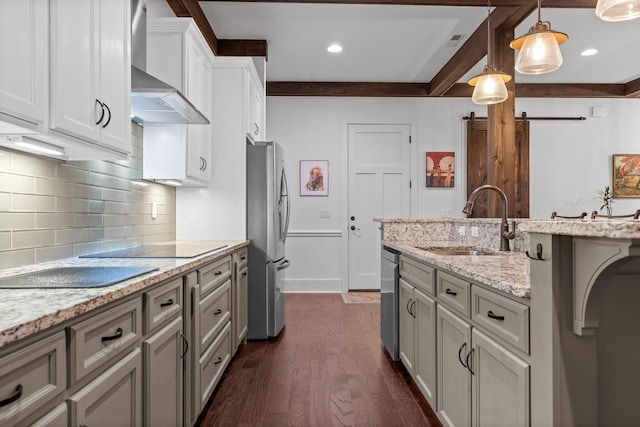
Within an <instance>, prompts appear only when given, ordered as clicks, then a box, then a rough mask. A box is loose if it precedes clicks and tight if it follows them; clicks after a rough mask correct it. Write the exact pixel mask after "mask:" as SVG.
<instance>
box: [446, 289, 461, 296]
mask: <svg viewBox="0 0 640 427" xmlns="http://www.w3.org/2000/svg"><path fill="white" fill-rule="evenodd" d="M444 293H445V294H447V295H453V296H456V295H458V293H457V292H454V291H452V290H451V289H449V288H447V289H446V290H445V291H444Z"/></svg>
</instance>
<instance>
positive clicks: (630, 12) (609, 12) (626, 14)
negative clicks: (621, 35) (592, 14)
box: [596, 0, 640, 22]
mask: <svg viewBox="0 0 640 427" xmlns="http://www.w3.org/2000/svg"><path fill="white" fill-rule="evenodd" d="M596 15H598V18H600V19H602V20H604V21H610V22H618V21H628V20H630V19H635V18H640V0H598V3H597V4H596Z"/></svg>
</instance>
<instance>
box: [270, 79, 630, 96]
mask: <svg viewBox="0 0 640 427" xmlns="http://www.w3.org/2000/svg"><path fill="white" fill-rule="evenodd" d="M635 84H636V85H640V82H637V83H635ZM625 86H626V85H625V84H600V83H592V84H588V83H585V84H583V83H551V84H543V83H516V87H515V94H516V98H624V97H626V96H627V97H628V96H630V95H627V94H626V91H625ZM638 91H639V92H640V88H639V89H638ZM472 93H473V88H472V87H471V86H469V85H468V84H466V83H456V84H454V85H453V86H452V87H451V89H450V90H449V91H447V92H446V93H445V94H444V95H443V96H444V97H447V98H470V97H471V94H472ZM267 96H345V97H422V98H427V97H434V96H433V95H430V94H429V83H367V82H269V81H268V82H267Z"/></svg>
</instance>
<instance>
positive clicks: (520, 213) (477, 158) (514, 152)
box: [467, 119, 529, 218]
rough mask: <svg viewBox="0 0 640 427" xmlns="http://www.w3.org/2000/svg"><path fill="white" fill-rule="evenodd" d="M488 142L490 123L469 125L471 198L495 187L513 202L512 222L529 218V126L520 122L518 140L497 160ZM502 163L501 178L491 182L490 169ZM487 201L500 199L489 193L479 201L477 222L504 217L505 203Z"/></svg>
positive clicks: (483, 121) (510, 208)
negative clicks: (486, 186) (481, 188)
mask: <svg viewBox="0 0 640 427" xmlns="http://www.w3.org/2000/svg"><path fill="white" fill-rule="evenodd" d="M489 144H490V141H487V121H486V120H479V119H474V120H469V121H468V122H467V197H469V195H470V194H471V192H472V191H473V190H475V189H476V188H477V187H479V186H481V185H484V184H492V185H496V186H498V187H500V188H501V189H502V190H504V192H505V194H506V195H507V200H509V218H528V217H529V122H528V121H526V120H516V138H515V141H514V144H513V145H511V144H510V145H509V147H506V148H505V149H504V151H503V153H502V156H496V155H495V154H494V153H495V147H491V146H490V145H489ZM496 162H499V163H500V164H499V165H498V166H499V167H498V170H499V171H500V176H498V177H496V179H494V180H493V181H494V182H489V179H488V168H489V167H492V168H495V163H496ZM487 197H491V198H496V200H497V199H498V197H499V196H498V194H497V193H495V192H493V191H485V192H483V193H481V194H480V195H479V196H478V198H477V199H476V203H475V206H474V208H473V215H471V216H472V217H474V218H495V217H501V216H502V205H501V203H487Z"/></svg>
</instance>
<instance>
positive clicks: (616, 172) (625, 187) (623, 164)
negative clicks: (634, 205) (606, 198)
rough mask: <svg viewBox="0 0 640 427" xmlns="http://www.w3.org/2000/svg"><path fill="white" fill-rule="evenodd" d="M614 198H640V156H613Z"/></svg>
mask: <svg viewBox="0 0 640 427" xmlns="http://www.w3.org/2000/svg"><path fill="white" fill-rule="evenodd" d="M612 184H613V185H612V187H613V198H615V199H617V198H632V197H640V154H614V155H613V179H612Z"/></svg>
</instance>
